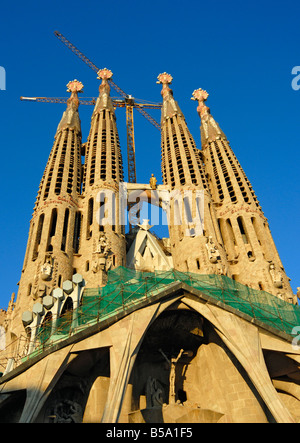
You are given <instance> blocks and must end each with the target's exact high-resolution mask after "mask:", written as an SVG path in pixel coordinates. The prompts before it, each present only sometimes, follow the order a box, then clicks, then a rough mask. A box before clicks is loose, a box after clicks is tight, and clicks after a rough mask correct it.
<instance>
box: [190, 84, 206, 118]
mask: <svg viewBox="0 0 300 443" xmlns="http://www.w3.org/2000/svg"><path fill="white" fill-rule="evenodd" d="M208 96H209V94H208V93H207V92H206V91H205V90H204V89H201V88H199V89H195V90H194V92H193V94H192V97H191V100H197V101H198V107H197V111H198V114H199V116H200V118H201V119H202V118H203V117H204V116H206V115H207V114H210V109H209V107H208V106H206V105H205V104H204V102H205V101H206V100H207V98H208Z"/></svg>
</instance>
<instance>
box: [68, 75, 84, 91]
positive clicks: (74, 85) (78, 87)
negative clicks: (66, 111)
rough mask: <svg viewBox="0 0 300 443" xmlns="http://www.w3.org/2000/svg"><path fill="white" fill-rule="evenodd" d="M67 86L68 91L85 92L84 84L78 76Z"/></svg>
mask: <svg viewBox="0 0 300 443" xmlns="http://www.w3.org/2000/svg"><path fill="white" fill-rule="evenodd" d="M67 88H68V89H67V92H83V84H82V83H81V82H80V81H78V80H77V79H76V78H75V80H71V81H70V82H69V83H68V84H67Z"/></svg>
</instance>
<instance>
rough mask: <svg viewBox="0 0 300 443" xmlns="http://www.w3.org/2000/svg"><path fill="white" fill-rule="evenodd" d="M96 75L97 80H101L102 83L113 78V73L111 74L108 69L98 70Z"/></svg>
mask: <svg viewBox="0 0 300 443" xmlns="http://www.w3.org/2000/svg"><path fill="white" fill-rule="evenodd" d="M97 75H98V77H97V78H98V79H100V78H101V79H102V82H104V81H106V80H108V79H110V78H111V77H112V76H113V73H112V72H111V70H110V69H107V68H103V69H99V71H98V72H97Z"/></svg>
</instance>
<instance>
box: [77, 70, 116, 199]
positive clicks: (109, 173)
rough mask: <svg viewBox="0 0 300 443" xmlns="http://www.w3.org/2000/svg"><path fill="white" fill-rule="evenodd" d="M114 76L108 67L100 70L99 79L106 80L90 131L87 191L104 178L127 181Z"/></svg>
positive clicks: (86, 164) (113, 180) (101, 89)
mask: <svg viewBox="0 0 300 443" xmlns="http://www.w3.org/2000/svg"><path fill="white" fill-rule="evenodd" d="M112 75H113V74H112V72H111V71H110V70H109V69H107V68H104V69H100V70H99V71H98V79H101V80H102V82H101V84H100V86H99V97H98V98H97V101H96V104H95V108H94V111H93V115H92V122H91V128H90V133H89V136H88V140H87V143H86V157H85V164H84V176H83V192H84V193H86V192H87V191H88V189H89V188H90V187H91V186H93V185H94V184H95V183H97V184H99V182H100V181H106V182H111V183H116V182H119V181H120V180H123V162H122V157H121V149H120V142H119V135H118V131H117V127H116V117H115V112H114V107H113V104H112V100H111V98H110V86H109V84H108V79H110V78H111V77H112Z"/></svg>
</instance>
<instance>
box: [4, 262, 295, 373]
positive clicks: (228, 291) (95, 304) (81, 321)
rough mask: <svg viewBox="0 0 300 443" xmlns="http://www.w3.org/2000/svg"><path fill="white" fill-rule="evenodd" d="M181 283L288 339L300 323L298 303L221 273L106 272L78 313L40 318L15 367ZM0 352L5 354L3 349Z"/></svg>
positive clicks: (85, 295) (88, 292)
mask: <svg viewBox="0 0 300 443" xmlns="http://www.w3.org/2000/svg"><path fill="white" fill-rule="evenodd" d="M182 283H183V284H185V288H186V289H187V290H188V289H189V288H190V289H191V290H192V289H194V290H196V291H194V292H195V293H196V295H197V294H198V295H200V296H201V297H203V298H204V299H206V300H208V301H211V302H213V303H215V304H217V303H219V304H220V303H222V304H223V306H225V308H226V306H229V307H230V308H232V309H234V310H235V312H237V311H238V312H240V313H242V314H246V315H247V316H249V317H250V318H251V319H253V320H256V321H258V322H260V323H259V324H261V325H265V326H266V327H268V328H270V327H271V328H273V330H274V329H275V331H278V332H281V333H284V334H286V335H287V336H289V337H292V336H293V328H294V327H296V326H298V325H300V307H299V306H298V305H293V304H291V303H288V302H286V301H284V300H281V299H279V298H278V297H275V296H273V295H272V294H269V293H267V292H264V291H261V290H256V289H252V288H250V287H248V286H245V285H243V284H241V283H238V282H237V281H235V280H232V279H231V278H229V277H227V276H224V275H214V274H213V275H201V274H194V273H190V272H179V271H176V270H170V271H155V272H146V271H136V270H132V269H128V268H125V267H118V268H116V269H114V270H111V271H109V272H108V282H107V285H106V286H105V287H102V288H100V287H98V288H85V289H84V291H83V295H82V297H81V301H80V305H79V307H78V308H77V309H75V310H74V311H71V312H67V313H65V314H64V315H62V316H61V317H59V318H56V319H51V318H50V319H48V320H47V321H46V319H47V316H45V319H44V321H43V322H42V323H41V325H40V326H39V327H38V331H37V334H36V339H35V344H34V348H33V349H32V351H31V352H30V353H28V354H27V355H26V357H24V351H23V352H22V355H21V354H20V355H19V363H20V362H23V361H24V360H27V359H28V358H31V357H32V356H36V355H38V354H40V353H42V352H43V351H44V350H45V349H49V347H51V346H53V345H54V344H56V343H57V342H58V341H62V340H65V339H66V338H68V337H70V336H71V335H73V334H75V333H77V332H80V331H82V330H83V329H86V328H87V327H90V326H92V325H94V324H97V323H100V322H102V321H103V320H108V319H112V318H113V317H114V316H116V315H118V314H121V315H126V313H127V312H129V309H130V312H132V310H134V309H139V308H140V307H142V306H147V304H148V303H149V304H150V303H151V302H153V301H155V300H156V297H157V296H158V297H159V295H160V294H161V293H162V292H163V291H165V290H166V289H168V288H173V287H174V284H175V286H176V284H177V287H178V284H182ZM197 291H200V292H197ZM116 318H117V317H116ZM118 318H120V317H118ZM23 339H24V338H23ZM23 349H24V348H23ZM5 354H6V356H7V355H8V353H7V350H6V351H5ZM2 355H3V354H2ZM6 359H7V358H6ZM14 361H15V357H14ZM15 363H16V362H15ZM0 365H1V354H0ZM2 366H3V362H2ZM15 366H16V364H15Z"/></svg>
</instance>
